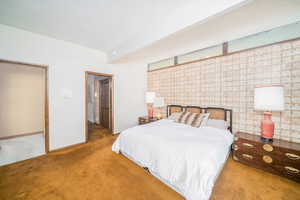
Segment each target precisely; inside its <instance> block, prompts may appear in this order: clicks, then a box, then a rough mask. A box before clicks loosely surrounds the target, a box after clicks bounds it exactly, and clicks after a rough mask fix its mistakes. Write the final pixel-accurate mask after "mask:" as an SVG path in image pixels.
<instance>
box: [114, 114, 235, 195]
mask: <svg viewBox="0 0 300 200" xmlns="http://www.w3.org/2000/svg"><path fill="white" fill-rule="evenodd" d="M232 141H233V136H232V134H231V133H230V132H229V131H227V130H221V129H217V128H212V127H201V128H194V127H191V126H188V125H185V124H180V123H176V122H173V121H171V120H166V119H164V120H159V121H156V122H153V123H149V124H145V125H142V126H136V127H133V128H129V129H127V130H125V131H123V132H122V133H121V134H120V136H119V137H118V138H117V140H116V141H115V143H114V144H113V147H112V150H113V151H115V152H117V153H119V152H120V151H121V152H123V153H124V154H127V155H128V156H130V157H131V158H132V159H133V160H135V161H137V162H139V163H140V164H141V165H142V166H144V167H148V169H149V170H150V172H152V173H155V174H157V175H158V176H160V177H161V178H162V179H164V180H167V182H168V184H170V185H172V186H173V187H175V188H177V189H178V190H180V193H181V194H182V195H184V197H185V198H186V199H188V200H207V199H209V197H210V195H211V192H212V189H213V185H214V182H215V180H216V178H217V176H218V174H219V172H220V170H221V169H222V167H223V164H224V162H225V161H226V158H227V155H228V152H229V149H230V145H231V143H232Z"/></svg>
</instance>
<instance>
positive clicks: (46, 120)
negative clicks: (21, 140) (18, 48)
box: [0, 59, 50, 154]
mask: <svg viewBox="0 0 300 200" xmlns="http://www.w3.org/2000/svg"><path fill="white" fill-rule="evenodd" d="M1 62H2V63H10V64H19V65H24V67H37V68H42V69H44V70H45V100H44V125H45V130H44V134H45V152H46V154H47V153H49V151H50V150H49V140H50V138H49V95H48V93H49V91H48V84H49V83H48V81H49V80H48V66H47V65H40V64H31V63H25V62H19V61H11V60H4V59H0V63H1ZM33 134H35V133H29V134H23V135H20V137H21V136H25V135H33ZM14 137H19V136H14Z"/></svg>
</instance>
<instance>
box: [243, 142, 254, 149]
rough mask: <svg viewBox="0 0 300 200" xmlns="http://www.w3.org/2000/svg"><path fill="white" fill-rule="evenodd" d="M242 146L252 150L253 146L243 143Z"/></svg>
mask: <svg viewBox="0 0 300 200" xmlns="http://www.w3.org/2000/svg"><path fill="white" fill-rule="evenodd" d="M243 146H245V147H248V148H253V144H249V143H243Z"/></svg>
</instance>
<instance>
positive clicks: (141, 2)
mask: <svg viewBox="0 0 300 200" xmlns="http://www.w3.org/2000/svg"><path fill="white" fill-rule="evenodd" d="M246 2H249V0H76V1H73V0H43V1H38V0H23V1H20V0H0V23H1V24H5V25H10V26H14V27H17V28H21V29H24V30H27V31H31V32H35V33H40V34H43V35H47V36H50V37H54V38H56V39H60V40H65V41H70V42H74V43H77V44H79V45H82V46H86V47H89V48H94V49H98V50H101V51H103V52H105V53H107V54H108V55H109V56H111V57H115V58H120V57H122V56H123V55H127V54H129V53H131V52H133V51H136V50H138V49H140V48H143V47H145V46H147V45H149V44H152V43H154V42H155V41H158V40H160V39H162V38H164V37H166V36H168V35H171V34H173V33H175V32H177V31H179V30H181V29H183V28H186V27H188V26H190V25H192V24H195V23H197V22H200V21H203V20H205V19H208V18H209V17H212V16H215V15H218V14H220V13H222V12H225V11H228V10H230V9H232V8H235V7H237V6H240V5H241V4H243V3H246Z"/></svg>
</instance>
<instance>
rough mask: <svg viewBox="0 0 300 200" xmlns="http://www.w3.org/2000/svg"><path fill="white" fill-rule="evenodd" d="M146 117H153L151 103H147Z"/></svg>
mask: <svg viewBox="0 0 300 200" xmlns="http://www.w3.org/2000/svg"><path fill="white" fill-rule="evenodd" d="M148 117H149V118H153V106H152V104H150V103H149V104H148Z"/></svg>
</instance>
